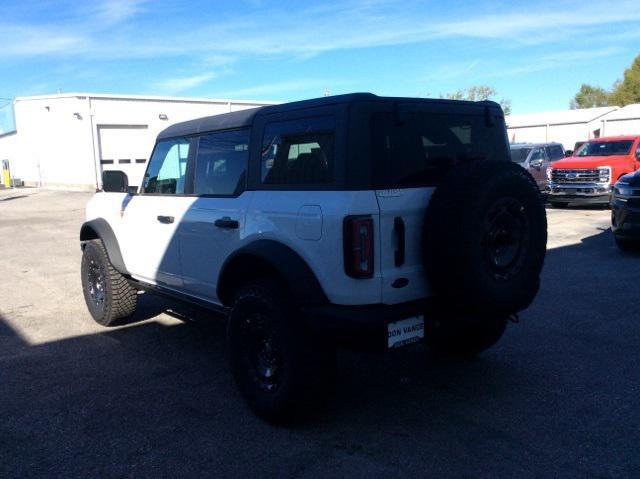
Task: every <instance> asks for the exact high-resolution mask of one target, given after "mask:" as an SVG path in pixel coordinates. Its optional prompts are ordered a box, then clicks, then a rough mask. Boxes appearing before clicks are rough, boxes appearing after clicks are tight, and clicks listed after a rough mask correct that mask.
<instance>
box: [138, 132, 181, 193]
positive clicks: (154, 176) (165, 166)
mask: <svg viewBox="0 0 640 479" xmlns="http://www.w3.org/2000/svg"><path fill="white" fill-rule="evenodd" d="M189 144H190V141H189V139H188V138H177V139H172V140H164V141H159V142H158V143H157V144H156V147H155V149H154V150H153V156H152V157H151V160H150V161H149V166H148V167H147V172H146V173H145V175H144V181H143V191H144V192H145V193H160V194H165V195H181V194H184V185H185V175H186V171H187V160H188V158H189Z"/></svg>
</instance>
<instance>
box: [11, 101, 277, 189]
mask: <svg viewBox="0 0 640 479" xmlns="http://www.w3.org/2000/svg"><path fill="white" fill-rule="evenodd" d="M267 104H272V102H259V101H258V102H256V101H235V100H212V99H205V98H175V97H151V96H148V97H142V96H130V95H103V94H89V93H65V94H57V95H44V96H31V97H18V98H16V99H15V100H14V101H13V111H14V115H15V128H14V130H15V131H10V132H6V133H2V131H0V161H2V160H8V161H9V166H10V168H11V176H12V177H13V178H19V179H21V180H22V181H23V182H24V184H25V185H27V186H43V187H49V188H60V189H68V190H95V189H97V188H100V187H101V186H102V185H101V177H102V171H104V170H112V169H118V170H122V171H124V172H125V173H127V175H128V176H129V181H130V183H131V184H132V185H139V184H140V182H141V180H142V175H143V174H144V170H145V166H146V163H147V161H148V159H149V155H150V154H151V151H152V149H153V145H154V141H155V138H156V135H157V134H158V133H159V132H160V131H162V130H164V129H165V128H166V127H168V126H169V125H171V124H173V123H177V122H180V121H185V120H191V119H194V118H199V117H203V116H209V115H216V114H220V113H227V112H231V111H237V110H242V109H246V108H254V107H257V106H263V105H267Z"/></svg>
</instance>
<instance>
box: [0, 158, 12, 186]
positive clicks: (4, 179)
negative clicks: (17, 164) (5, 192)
mask: <svg viewBox="0 0 640 479" xmlns="http://www.w3.org/2000/svg"><path fill="white" fill-rule="evenodd" d="M0 183H2V184H3V185H4V186H5V187H7V188H11V172H10V171H9V161H8V160H2V176H0Z"/></svg>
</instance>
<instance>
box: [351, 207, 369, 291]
mask: <svg viewBox="0 0 640 479" xmlns="http://www.w3.org/2000/svg"><path fill="white" fill-rule="evenodd" d="M344 270H345V272H346V273H347V275H349V276H351V277H352V278H358V279H363V278H371V277H372V276H373V219H372V218H371V216H347V217H346V218H345V219H344Z"/></svg>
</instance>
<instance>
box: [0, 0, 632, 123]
mask: <svg viewBox="0 0 640 479" xmlns="http://www.w3.org/2000/svg"><path fill="white" fill-rule="evenodd" d="M0 12H2V14H1V15H0V98H13V97H15V96H24V95H35V94H45V93H55V92H57V91H58V90H61V91H63V92H78V91H81V92H93V93H125V94H148V95H172V96H173V95H176V96H198V97H199V96H205V97H212V98H234V99H261V100H280V101H286V100H295V99H300V98H310V97H317V96H321V95H322V94H323V92H324V91H325V90H328V91H329V92H330V93H331V94H339V93H347V92H353V91H370V92H373V93H376V94H380V95H394V96H423V97H424V96H434V97H437V96H439V95H441V94H445V93H447V92H450V91H454V90H457V89H461V88H465V87H468V86H470V85H474V84H486V85H490V86H492V87H494V88H495V89H496V90H497V91H498V95H499V97H504V98H508V99H510V100H511V102H512V106H513V112H514V113H526V112H534V111H542V110H552V109H565V108H568V103H569V100H570V99H571V98H572V96H573V95H574V94H575V92H576V91H577V90H578V88H579V87H580V84H581V83H591V84H597V85H602V86H605V87H610V86H611V84H612V83H613V82H614V81H615V80H616V79H617V78H620V77H621V76H622V72H623V70H624V68H626V67H628V66H629V65H630V64H631V61H632V60H633V58H634V57H635V56H636V55H637V54H639V53H640V1H638V0H632V1H626V0H625V1H617V2H616V1H601V0H593V1H585V0H582V1H569V0H555V1H533V2H519V1H516V0H512V1H466V2H463V1H456V0H453V1H447V2H443V1H412V0H403V1H395V0H387V1H383V0H345V1H340V2H332V1H324V2H317V3H315V2H313V3H312V2H302V1H299V2H293V1H289V0H281V1H279V2H267V1H260V0H247V1H243V0H236V1H198V0H193V1H190V2H186V1H185V2H175V1H174V2H170V1H162V0H160V1H143V0H92V1H90V2H78V1H75V0H74V1H65V0H58V1H47V0H36V1H20V2H17V1H14V0H0ZM498 99H499V98H498ZM1 102H2V100H0V103H1Z"/></svg>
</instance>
